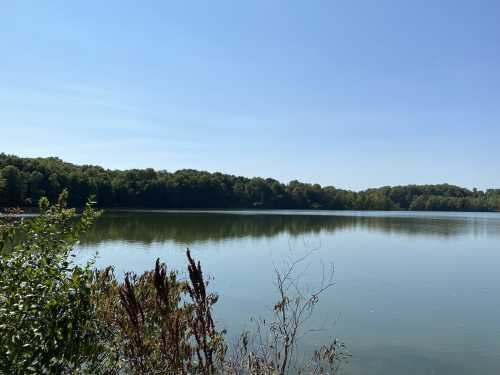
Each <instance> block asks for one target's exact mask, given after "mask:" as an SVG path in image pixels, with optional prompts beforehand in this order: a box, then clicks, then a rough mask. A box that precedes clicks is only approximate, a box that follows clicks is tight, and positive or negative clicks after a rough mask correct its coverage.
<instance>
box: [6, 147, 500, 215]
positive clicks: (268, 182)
mask: <svg viewBox="0 0 500 375" xmlns="http://www.w3.org/2000/svg"><path fill="white" fill-rule="evenodd" d="M64 189H68V191H69V192H70V198H69V199H70V202H69V204H70V205H71V206H75V207H83V206H84V204H85V202H86V200H87V199H88V197H90V196H94V197H95V200H96V201H97V203H98V205H99V206H101V207H147V208H175V209H187V208H204V209H209V208H222V209H224V208H233V209H250V208H254V209H255V208H263V209H331V210H421V211H498V210H500V189H488V190H486V191H481V190H477V189H473V190H469V189H466V188H462V187H458V186H454V185H449V184H438V185H407V186H392V187H391V186H385V187H381V188H376V189H367V190H364V191H359V192H355V191H350V190H345V189H337V188H335V187H333V186H324V187H322V186H320V185H319V184H309V183H303V182H299V181H297V180H293V181H291V182H289V183H288V184H284V183H281V182H279V181H277V180H275V179H272V178H260V177H255V178H246V177H241V176H233V175H228V174H223V173H209V172H205V171H197V170H192V169H184V170H179V171H176V172H168V171H165V170H159V171H156V170H154V169H151V168H147V169H131V170H123V171H122V170H109V169H104V168H102V167H99V166H92V165H82V166H80V165H75V164H71V163H67V162H64V161H62V160H61V159H59V158H55V157H49V158H22V157H18V156H14V155H7V154H4V153H0V206H4V207H18V206H19V207H31V206H33V207H34V206H36V204H37V202H38V200H39V199H40V198H41V197H47V198H48V199H50V200H55V199H57V197H58V196H59V194H60V193H61V192H62V191H63V190H64Z"/></svg>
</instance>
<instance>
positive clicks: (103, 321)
mask: <svg viewBox="0 0 500 375" xmlns="http://www.w3.org/2000/svg"><path fill="white" fill-rule="evenodd" d="M67 200H68V193H67V191H63V192H62V194H61V195H60V196H59V198H58V203H57V204H55V205H53V206H50V205H49V201H48V200H47V199H46V198H42V199H41V200H40V202H39V209H40V215H39V216H37V217H35V218H32V219H29V220H24V219H22V218H20V217H19V215H17V214H19V211H16V210H11V211H8V212H7V215H2V216H0V273H1V275H2V277H1V278H0V374H76V373H78V374H85V373H88V374H123V373H125V374H186V375H187V374H207V375H209V374H217V373H224V374H234V375H236V374H269V375H271V374H280V375H283V374H287V373H308V374H334V373H336V372H337V369H338V366H339V364H340V363H342V361H344V360H345V359H346V358H347V357H348V354H347V353H346V352H345V349H344V346H343V345H342V344H340V343H339V342H337V341H335V340H334V341H333V342H332V343H331V344H330V345H327V346H322V347H320V348H318V350H317V351H315V352H314V355H313V358H312V359H311V360H310V361H305V362H304V361H297V352H298V350H297V349H298V345H299V341H298V339H299V337H300V336H301V335H303V333H304V332H303V328H304V323H305V322H306V321H307V320H308V319H309V318H310V317H311V315H312V312H313V310H314V307H315V305H316V304H317V303H318V300H319V297H320V296H321V294H322V293H323V292H324V291H326V290H327V289H328V288H329V287H330V286H331V285H332V284H331V274H330V278H326V279H325V281H324V282H323V283H322V284H321V285H319V286H318V288H317V289H316V290H313V291H310V292H309V293H306V292H305V291H301V290H300V288H298V283H297V281H298V280H297V279H296V278H295V277H294V271H295V267H296V266H297V264H298V262H300V261H301V259H299V260H297V261H295V262H292V263H290V264H289V266H288V267H287V268H286V269H285V270H284V271H283V272H278V271H277V272H276V287H277V302H276V304H275V306H274V309H273V310H272V311H273V312H272V316H271V317H270V319H267V320H258V321H257V325H256V330H255V332H253V333H249V332H244V333H242V334H241V336H240V338H239V340H238V341H237V343H236V344H235V345H234V346H233V347H230V346H229V345H228V344H227V342H226V338H225V337H226V334H225V332H224V331H223V330H220V329H218V328H217V327H216V324H215V320H214V318H213V312H212V307H213V305H214V304H215V303H217V301H218V297H217V295H216V294H214V293H210V292H209V290H208V283H207V282H206V281H205V278H204V275H203V272H202V268H201V265H200V264H199V263H196V262H195V261H194V259H193V258H192V256H191V254H190V253H189V251H187V254H186V255H187V263H188V277H187V278H186V279H185V280H180V279H179V278H178V274H177V272H175V271H173V270H168V269H167V267H166V265H165V264H162V263H160V261H159V260H157V262H156V265H155V268H154V270H152V271H150V272H146V273H144V274H142V275H140V276H137V275H134V274H127V275H126V277H125V279H124V281H123V282H119V281H117V279H116V278H115V276H114V273H113V269H112V268H107V269H105V270H95V269H94V268H93V264H92V262H89V263H87V264H85V265H83V266H78V265H75V264H73V263H72V262H71V250H72V248H73V246H74V245H75V243H76V242H77V241H78V238H79V237H80V236H81V235H82V233H83V232H85V231H86V230H87V229H88V228H89V227H90V226H91V225H92V224H93V223H94V221H95V219H96V218H97V217H98V216H99V214H100V212H99V211H97V210H95V209H94V205H93V204H91V203H88V204H87V205H86V207H85V209H84V210H83V212H82V213H81V215H79V216H78V217H77V215H76V212H75V210H74V209H68V208H66V205H67Z"/></svg>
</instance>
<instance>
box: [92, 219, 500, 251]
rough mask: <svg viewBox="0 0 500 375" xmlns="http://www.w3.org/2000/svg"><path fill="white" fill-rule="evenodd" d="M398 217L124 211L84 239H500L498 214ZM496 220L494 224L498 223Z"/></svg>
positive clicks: (186, 241)
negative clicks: (369, 234) (351, 235)
mask: <svg viewBox="0 0 500 375" xmlns="http://www.w3.org/2000/svg"><path fill="white" fill-rule="evenodd" d="M486 215H488V214H476V215H474V214H472V215H471V214H468V215H467V216H460V215H453V214H449V215H445V214H441V215H432V214H430V215H422V214H414V215H411V214H406V215H394V216H380V215H375V214H372V215H370V216H360V215H353V216H347V215H346V214H345V213H343V214H341V215H338V214H336V213H333V214H332V215H331V216H329V215H325V213H324V212H322V213H320V214H313V213H305V214H304V213H302V214H294V215H290V214H288V213H285V212H283V213H282V214H280V213H276V212H275V213H273V214H265V213H264V214H255V213H251V214H244V213H241V212H240V213H238V214H228V213H221V212H219V213H206V212H185V213H182V212H153V211H150V212H118V211H115V212H113V211H109V212H107V213H106V214H105V215H104V216H103V217H102V218H101V219H99V222H98V225H96V226H94V227H93V229H92V230H91V231H90V232H89V233H88V234H87V235H86V236H85V237H84V238H83V239H82V245H91V244H96V243H100V242H105V241H114V240H120V241H127V242H141V243H145V244H150V243H153V242H165V241H173V242H176V243H180V244H185V245H192V244H195V243H204V242H207V241H211V242H217V241H224V240H228V239H239V238H272V237H276V236H279V235H286V236H290V237H298V236H302V235H307V234H319V233H322V232H324V233H334V232H336V231H352V230H358V229H363V230H365V231H374V232H381V233H384V234H398V235H407V236H425V237H428V236H440V237H454V236H459V235H460V236H463V235H474V236H480V235H493V236H500V215H497V216H495V214H489V216H486ZM492 219H493V220H492Z"/></svg>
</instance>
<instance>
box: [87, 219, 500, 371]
mask: <svg viewBox="0 0 500 375" xmlns="http://www.w3.org/2000/svg"><path fill="white" fill-rule="evenodd" d="M187 247H189V248H190V249H191V251H192V253H193V255H194V257H195V258H197V259H199V260H200V261H201V263H202V266H203V268H204V272H205V274H207V275H210V276H211V277H213V280H212V282H211V284H210V288H211V289H212V290H213V291H216V292H217V293H219V295H220V300H219V303H218V304H217V308H216V318H217V321H218V325H219V327H224V328H227V329H228V337H229V338H232V337H235V336H236V335H237V334H238V333H239V332H241V331H242V330H244V329H251V328H252V323H251V322H250V321H249V318H250V317H265V316H268V314H269V312H268V309H269V308H270V307H271V306H273V302H274V301H275V299H276V291H275V288H274V286H273V280H274V271H273V270H274V267H277V268H283V267H285V263H286V262H287V261H291V260H294V259H297V258H299V257H301V256H303V255H304V254H306V253H308V252H309V251H310V250H312V249H314V251H313V252H312V254H311V255H310V256H309V257H308V258H307V259H306V260H305V261H304V262H302V263H301V264H300V271H301V273H302V278H301V282H302V283H303V285H314V284H317V283H319V282H320V281H321V278H322V276H321V275H322V269H323V268H324V267H325V266H328V265H330V264H334V266H335V274H334V281H335V286H334V287H333V288H331V289H330V290H328V292H327V293H326V294H325V295H324V296H323V298H322V300H321V301H320V303H319V305H318V307H317V310H316V313H315V316H314V321H312V322H311V327H310V328H321V329H320V330H319V331H318V332H316V333H314V334H311V335H309V336H306V337H305V338H304V339H303V347H304V348H305V350H304V352H308V351H310V350H311V348H312V347H313V346H317V345H319V344H322V343H326V342H328V341H331V339H332V338H333V337H336V338H339V339H340V340H342V341H343V342H345V343H346V344H347V346H348V348H349V351H350V352H351V353H352V355H353V357H352V359H351V360H350V362H349V363H348V364H347V365H346V366H344V370H343V372H342V373H343V374H351V375H355V374H356V375H357V374H368V375H369V374H384V375H393V374H394V375H396V374H397V375H401V374H419V375H421V374H440V375H447V374H453V375H460V374H495V375H498V374H500V213H411V212H354V211H340V212H339V211H319V212H318V211H212V212H206V211H205V212H203V211H182V212H181V211H132V212H131V211H108V212H107V213H106V214H105V215H104V216H103V217H102V218H101V219H100V220H99V221H98V223H97V224H96V226H95V227H94V229H93V230H92V231H91V232H90V233H89V234H88V235H87V236H86V237H85V238H84V239H83V240H82V243H81V244H80V246H79V247H78V249H77V259H78V260H79V261H83V260H84V259H88V257H90V256H92V255H93V254H94V253H95V252H98V258H97V266H98V267H104V266H107V265H113V266H115V270H116V273H117V275H120V274H123V273H124V272H126V271H135V272H137V273H139V272H142V271H144V270H149V269H151V268H153V266H154V262H155V260H156V258H158V257H159V258H161V260H163V261H164V262H166V263H167V265H168V266H169V267H173V268H177V269H180V270H184V269H185V266H186V262H185V249H186V248H187ZM302 271H303V272H302Z"/></svg>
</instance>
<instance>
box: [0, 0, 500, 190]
mask: <svg viewBox="0 0 500 375" xmlns="http://www.w3.org/2000/svg"><path fill="white" fill-rule="evenodd" d="M1 8H2V9H1V11H0V51H1V53H0V126H1V134H0V151H3V152H7V153H13V154H18V155H23V156H59V157H61V158H62V159H65V160H67V161H71V162H75V163H79V164H98V165H102V166H104V167H108V168H120V169H122V168H135V167H137V168H143V167H153V168H157V169H167V170H170V171H173V170H176V169H180V168H195V169H202V170H209V171H222V172H227V173H232V174H238V175H245V176H263V177H268V176H269V177H275V178H278V179H279V180H282V181H284V182H287V181H289V180H291V179H295V178H297V179H300V180H303V181H309V182H318V183H321V184H324V185H335V186H339V187H345V188H352V189H363V188H366V187H375V186H380V185H392V184H408V183H440V182H449V183H453V184H459V185H462V186H467V187H473V186H477V187H479V188H487V187H500V167H499V165H500V163H499V161H500V1H498V0H496V1H480V0H476V1H472V0H471V1H458V0H455V1H445V0H440V1H414V0H411V1H379V0H378V1H375V0H373V1H352V0H349V1H282V2H278V1H273V0H265V1H246V2H240V1H224V2H218V1H202V2H192V1H190V2H187V1H178V2H175V4H174V2H167V1H133V2H132V1H111V0H106V1H89V0H86V1H67V0H64V1H59V0H51V1H38V0H36V1H22V0H19V1H5V2H3V3H2V7H1Z"/></svg>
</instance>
